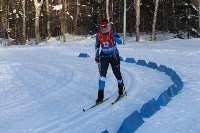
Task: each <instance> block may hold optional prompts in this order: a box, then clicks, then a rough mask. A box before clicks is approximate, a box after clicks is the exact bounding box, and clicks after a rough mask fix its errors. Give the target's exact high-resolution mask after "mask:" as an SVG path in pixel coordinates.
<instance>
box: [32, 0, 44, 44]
mask: <svg viewBox="0 0 200 133" xmlns="http://www.w3.org/2000/svg"><path fill="white" fill-rule="evenodd" d="M42 4H43V0H41V2H40V3H39V2H38V0H34V5H35V37H36V44H39V43H40V42H41V38H40V27H39V26H40V25H39V22H40V12H41V7H42Z"/></svg>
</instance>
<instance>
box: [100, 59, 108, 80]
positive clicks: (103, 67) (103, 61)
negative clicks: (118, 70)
mask: <svg viewBox="0 0 200 133" xmlns="http://www.w3.org/2000/svg"><path fill="white" fill-rule="evenodd" d="M108 66H109V61H108V58H106V57H105V58H104V57H103V58H101V60H100V66H99V71H100V76H101V77H106V74H107V70H108Z"/></svg>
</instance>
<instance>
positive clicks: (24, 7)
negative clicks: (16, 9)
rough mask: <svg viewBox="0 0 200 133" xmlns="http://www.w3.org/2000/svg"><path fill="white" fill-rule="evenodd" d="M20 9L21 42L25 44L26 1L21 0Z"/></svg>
mask: <svg viewBox="0 0 200 133" xmlns="http://www.w3.org/2000/svg"><path fill="white" fill-rule="evenodd" d="M21 2H22V10H23V15H22V16H23V26H22V44H23V45H24V44H26V1H25V0H22V1H21Z"/></svg>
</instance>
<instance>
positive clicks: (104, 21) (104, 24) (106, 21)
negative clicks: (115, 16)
mask: <svg viewBox="0 0 200 133" xmlns="http://www.w3.org/2000/svg"><path fill="white" fill-rule="evenodd" d="M107 24H108V20H107V19H106V18H104V19H102V20H101V22H100V25H101V27H107Z"/></svg>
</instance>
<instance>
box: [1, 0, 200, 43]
mask: <svg viewBox="0 0 200 133" xmlns="http://www.w3.org/2000/svg"><path fill="white" fill-rule="evenodd" d="M124 3H125V2H124V0H0V38H4V39H7V40H10V39H12V41H10V42H9V41H8V44H7V45H24V44H26V43H27V42H28V41H30V39H35V42H36V44H39V43H40V42H42V41H46V40H48V39H50V38H52V37H58V36H59V38H60V40H62V41H63V42H65V41H66V36H67V35H68V34H72V35H94V34H95V33H96V32H97V31H98V29H99V22H100V20H101V19H102V18H107V19H108V20H109V21H110V22H112V24H113V25H112V27H113V29H114V30H115V31H117V32H119V33H123V23H124V20H123V19H124V7H126V29H127V30H126V33H127V36H130V37H131V36H133V35H136V41H140V39H139V34H141V33H145V34H151V35H152V40H155V39H156V33H157V32H161V33H166V32H168V33H172V34H174V37H178V38H181V39H186V38H190V37H193V38H199V37H200V12H199V9H200V0H126V6H124Z"/></svg>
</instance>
